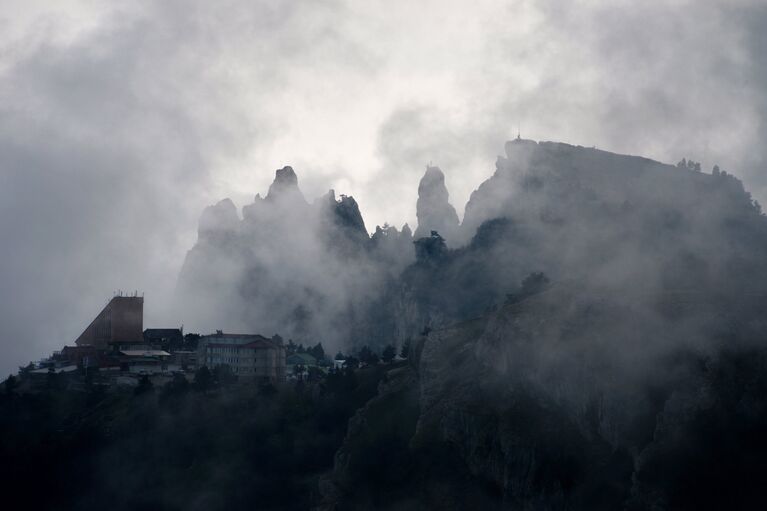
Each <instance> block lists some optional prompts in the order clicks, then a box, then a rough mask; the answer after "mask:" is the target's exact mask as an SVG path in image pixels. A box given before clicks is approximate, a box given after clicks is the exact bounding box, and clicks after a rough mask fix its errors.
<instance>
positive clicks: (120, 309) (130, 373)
mask: <svg viewBox="0 0 767 511" xmlns="http://www.w3.org/2000/svg"><path fill="white" fill-rule="evenodd" d="M143 323H144V298H143V297H141V296H137V295H134V296H121V295H120V296H114V297H113V298H112V299H111V300H110V301H109V303H108V304H107V305H106V306H105V307H104V308H103V309H102V310H101V312H100V313H99V314H98V315H97V316H96V317H95V318H94V319H93V321H91V323H90V324H89V325H88V327H87V328H86V329H85V330H84V331H83V333H82V334H80V336H79V337H78V338H77V339H76V340H75V342H74V346H65V347H64V348H63V349H62V350H61V351H57V352H55V353H54V354H53V356H52V357H50V358H49V359H47V360H45V361H42V362H41V363H40V364H39V365H40V367H36V368H30V369H29V370H28V371H27V374H28V375H29V376H30V379H31V380H32V382H33V386H34V385H35V384H38V385H40V384H42V383H43V382H45V381H47V380H48V379H49V378H50V375H52V374H53V375H60V377H61V378H66V377H67V376H68V375H75V374H83V372H84V373H85V374H86V375H87V374H89V373H90V375H91V376H92V377H95V378H98V379H99V380H100V381H102V382H107V383H110V384H117V385H120V384H125V385H128V386H131V385H135V384H137V382H138V378H140V377H142V376H144V375H147V376H150V377H152V378H156V379H162V378H167V379H170V378H172V377H173V375H174V374H177V373H182V374H185V375H190V376H191V375H192V374H194V372H195V371H196V370H197V369H199V368H201V367H203V366H207V367H208V368H209V369H211V370H215V369H216V367H218V366H223V365H226V366H229V367H230V368H231V370H232V372H233V373H234V375H235V376H236V377H237V380H238V381H240V382H243V383H247V382H256V383H266V382H268V383H282V382H284V381H285V380H286V378H287V376H288V374H287V360H286V350H285V346H284V345H283V342H282V339H281V338H280V337H279V336H277V335H275V336H274V337H272V338H267V337H264V336H261V335H255V334H254V335H249V334H227V333H224V332H222V331H220V330H219V331H217V332H216V333H214V334H211V335H203V336H200V335H196V334H188V335H186V336H185V335H184V332H183V330H182V329H181V328H154V329H152V328H150V329H146V330H145V329H144V327H143Z"/></svg>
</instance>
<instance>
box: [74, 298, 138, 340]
mask: <svg viewBox="0 0 767 511" xmlns="http://www.w3.org/2000/svg"><path fill="white" fill-rule="evenodd" d="M143 328H144V297H142V296H115V297H113V298H112V299H111V300H110V301H109V303H108V304H107V305H106V306H105V307H104V308H103V309H102V310H101V312H100V313H99V314H98V316H96V318H95V319H94V320H93V321H91V324H90V325H88V328H86V329H85V330H84V331H83V333H82V334H80V337H78V338H77V340H76V341H75V344H76V345H78V346H95V347H97V348H99V349H106V348H108V347H109V345H111V344H116V343H125V344H130V343H140V342H143V340H144V336H143V333H142V330H143Z"/></svg>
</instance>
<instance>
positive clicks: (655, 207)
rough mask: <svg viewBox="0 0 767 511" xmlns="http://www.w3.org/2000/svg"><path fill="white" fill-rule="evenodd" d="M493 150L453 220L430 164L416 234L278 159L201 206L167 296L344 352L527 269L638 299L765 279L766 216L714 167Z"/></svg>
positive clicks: (488, 301)
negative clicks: (368, 213)
mask: <svg viewBox="0 0 767 511" xmlns="http://www.w3.org/2000/svg"><path fill="white" fill-rule="evenodd" d="M505 149H506V151H505V152H506V155H505V156H503V157H498V160H497V163H496V171H495V173H494V174H493V176H492V177H490V178H489V179H488V180H487V181H485V182H484V183H482V184H481V185H480V186H479V187H478V189H477V190H476V191H475V192H474V193H473V194H472V196H471V199H470V200H469V202H468V204H467V205H466V212H465V216H464V220H463V222H462V223H461V224H458V218H457V215H456V213H455V209H454V208H453V206H452V205H451V204H450V203H449V201H448V191H447V189H446V188H445V185H444V175H443V174H442V171H441V170H439V169H438V168H436V167H429V168H428V169H427V172H426V174H425V176H424V178H423V179H422V181H421V184H420V186H419V199H418V220H419V225H418V227H417V229H416V231H415V232H416V236H415V237H412V236H411V231H410V228H409V227H408V226H405V227H403V229H402V231H398V230H397V229H396V228H394V227H391V226H388V225H387V226H384V227H377V228H376V231H375V233H374V234H373V235H372V236H371V235H369V234H368V232H367V230H366V227H365V223H364V220H363V218H362V215H361V214H360V208H359V207H358V205H357V203H356V201H355V200H354V199H353V198H352V197H346V196H343V195H341V197H340V199H336V197H335V194H334V192H333V191H332V190H331V191H330V192H329V193H328V194H327V195H325V196H324V197H321V198H318V199H316V200H314V201H313V202H312V203H309V202H308V201H307V200H306V199H305V198H304V196H303V194H302V193H301V191H300V189H299V187H298V179H297V177H296V174H295V173H294V171H293V169H292V168H290V167H285V168H284V169H281V170H278V171H277V173H276V178H275V181H274V183H273V184H272V186H271V187H270V189H269V192H268V193H267V195H266V197H264V198H261V197H260V196H256V198H255V201H254V203H253V204H250V205H246V206H244V207H243V208H242V217H240V216H239V215H238V212H237V210H236V207H235V206H234V204H233V203H231V201H229V200H224V201H222V202H220V203H218V204H217V205H215V206H211V207H209V208H207V209H206V210H205V212H204V213H203V215H202V218H201V219H200V227H199V238H198V242H197V244H196V245H195V246H194V247H193V248H192V249H191V250H190V252H189V253H188V255H187V258H186V261H185V264H184V267H183V269H182V271H181V274H180V276H179V284H178V298H179V304H180V305H181V306H183V307H184V308H185V309H187V310H188V311H191V312H192V314H193V315H194V317H196V318H198V319H199V318H203V320H202V322H206V323H207V324H209V325H210V327H209V328H210V329H213V328H216V327H217V326H218V325H221V326H225V327H226V328H228V329H251V330H255V331H261V332H266V333H274V332H280V333H281V335H285V336H287V337H291V338H294V339H296V340H297V341H306V342H312V343H313V342H317V341H322V342H323V343H325V344H326V345H329V346H331V347H332V348H333V349H337V348H341V349H345V348H349V347H353V346H359V345H361V344H371V345H383V344H386V343H389V342H394V343H395V344H401V343H403V342H404V341H405V340H406V339H408V338H410V337H413V336H416V335H418V334H419V333H420V331H422V330H423V329H424V328H426V327H429V328H434V327H438V326H442V325H447V324H450V323H452V322H456V321H460V320H463V319H467V318H470V317H473V316H476V315H478V314H480V313H482V312H483V311H486V310H487V309H489V308H493V307H495V306H497V305H499V304H500V303H502V302H503V301H504V299H505V298H506V295H507V294H508V293H513V292H515V291H516V289H517V288H518V287H519V285H520V282H521V281H522V279H523V278H524V277H525V276H527V275H529V274H530V273H532V272H544V273H545V274H546V276H547V278H549V279H550V280H552V281H560V280H573V279H576V280H578V281H579V282H580V284H579V285H581V286H588V287H594V288H605V289H607V290H610V291H611V292H620V293H621V294H622V295H623V296H624V298H629V297H631V298H635V299H637V300H640V299H641V300H652V299H668V298H669V297H670V296H671V295H672V294H676V295H677V296H693V295H695V296H700V295H704V296H706V297H707V299H710V300H720V301H727V300H729V299H731V297H732V296H733V295H737V296H742V295H743V294H744V293H752V294H753V293H757V294H758V293H760V292H762V291H763V290H764V288H765V281H764V279H765V277H764V275H765V273H764V272H763V271H762V270H763V268H764V261H765V257H764V256H765V254H766V251H767V224H766V223H765V220H764V217H763V216H762V215H761V212H760V209H759V206H758V204H756V203H755V202H754V201H752V200H751V197H750V195H749V194H748V193H747V192H746V191H745V190H744V189H743V186H742V183H741V182H740V181H739V180H737V179H736V178H734V177H733V176H731V175H729V174H727V173H726V172H721V171H719V170H718V169H716V170H715V171H714V173H712V174H708V173H703V172H700V171H697V170H694V166H693V165H690V166H687V165H685V166H683V167H680V166H671V165H664V164H661V163H658V162H654V161H651V160H648V159H645V158H639V157H633V156H623V155H617V154H612V153H608V152H604V151H599V150H596V149H589V148H583V147H575V146H570V145H567V144H561V143H553V142H541V143H536V142H534V141H529V140H521V139H518V140H514V141H510V142H508V143H507V144H506V148H505ZM431 231H438V232H439V237H437V236H435V237H433V238H432V237H431V236H430V235H431ZM441 238H444V240H442V239H441ZM413 241H415V242H416V243H415V244H414V243H412V242H413Z"/></svg>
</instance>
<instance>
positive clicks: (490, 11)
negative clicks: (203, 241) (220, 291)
mask: <svg viewBox="0 0 767 511" xmlns="http://www.w3.org/2000/svg"><path fill="white" fill-rule="evenodd" d="M410 9H411V10H410V11H408V12H410V13H412V17H413V18H415V19H423V20H424V22H422V23H421V22H414V23H412V24H411V23H401V20H402V18H401V16H402V14H401V13H402V12H404V11H402V10H401V9H398V7H397V6H391V7H390V6H387V7H386V15H385V16H383V17H382V16H381V15H380V14H381V11H380V9H379V8H378V7H377V6H375V5H370V4H365V5H362V4H359V3H350V2H342V1H332V2H331V1H328V2H298V3H290V4H274V3H270V2H257V3H253V2H242V1H239V0H230V1H227V2H225V3H223V4H221V3H217V4H216V5H215V6H214V5H211V4H209V3H207V2H202V1H194V2H181V1H172V2H163V3H150V2H139V3H136V4H133V5H131V6H130V7H124V8H122V10H121V11H118V10H117V9H114V10H113V11H112V12H111V13H107V14H105V15H104V16H103V17H102V18H100V19H99V23H98V24H97V26H96V27H95V28H92V27H89V28H87V29H86V31H85V32H82V33H79V34H77V30H74V29H73V30H71V32H72V33H74V34H76V35H75V36H72V37H70V38H69V39H67V40H65V41H64V42H62V41H60V40H59V39H57V38H56V37H55V30H54V29H55V26H56V22H53V21H50V20H49V21H47V22H46V24H44V25H39V26H38V25H30V27H35V28H29V29H27V30H26V31H25V30H19V31H15V32H14V33H16V32H18V33H27V36H26V37H25V38H23V39H21V40H14V41H12V42H11V43H8V44H7V45H6V46H5V47H3V48H2V50H1V51H0V146H1V148H0V186H1V187H2V188H0V208H1V209H2V218H1V219H0V233H2V236H3V239H4V240H11V241H10V242H8V243H4V246H3V247H2V249H0V250H2V256H3V257H2V262H1V263H0V277H2V281H3V282H4V284H5V285H3V286H2V291H0V311H1V312H0V314H2V318H0V319H2V322H3V324H4V325H6V327H5V329H6V330H5V332H4V333H3V335H2V339H3V340H2V346H1V347H0V350H1V351H0V352H1V353H2V354H3V356H2V357H1V358H2V364H0V372H8V371H10V370H12V369H13V368H14V366H15V365H17V364H19V363H23V362H25V361H26V360H27V359H28V358H31V357H35V356H39V355H42V354H44V353H46V352H47V351H49V350H51V349H53V348H57V347H60V346H61V345H63V344H64V343H66V342H70V341H71V340H72V339H73V338H74V336H75V335H77V333H78V331H79V329H80V328H82V327H83V326H84V323H85V322H87V320H88V318H89V317H90V315H91V314H92V313H93V312H94V310H95V309H97V308H98V306H99V305H101V303H102V302H103V301H104V300H105V299H106V298H108V297H109V294H110V293H111V292H112V291H114V290H115V289H119V288H124V287H131V288H134V289H135V288H138V289H140V290H144V291H146V292H147V302H146V303H147V315H148V318H147V320H148V321H149V322H152V323H156V322H166V321H167V322H182V321H184V318H182V317H178V316H176V315H170V314H166V313H164V312H161V310H162V309H163V305H164V301H165V297H166V296H167V294H168V293H169V292H170V291H171V290H172V289H171V288H172V287H173V283H174V282H175V277H176V274H177V272H178V269H179V268H180V266H181V263H182V260H183V255H184V253H185V250H186V249H187V248H188V247H189V246H191V245H192V243H193V241H194V233H195V227H196V220H197V218H198V216H199V213H200V212H201V211H202V209H203V207H204V206H205V205H207V204H211V203H215V202H217V201H218V200H219V199H221V198H223V197H226V196H238V197H248V198H250V197H252V196H253V195H254V193H255V192H256V191H259V190H265V189H266V188H267V186H268V184H269V182H271V179H272V169H274V168H277V167H280V166H282V165H285V164H294V165H296V169H297V170H298V172H299V174H300V175H301V178H302V182H304V183H306V184H307V187H306V189H305V191H306V192H307V193H308V195H309V196H315V195H317V194H318V192H319V191H320V190H324V189H327V188H330V187H331V186H333V183H344V186H347V185H348V186H349V187H350V188H352V189H353V190H354V194H355V197H356V198H357V200H358V202H359V204H360V207H361V209H362V212H363V214H364V215H365V220H366V224H367V227H368V229H369V230H371V231H372V230H373V228H374V226H375V225H376V224H380V223H383V221H389V222H391V223H394V224H397V225H401V224H402V223H403V222H405V221H410V222H411V225H412V226H413V227H415V225H413V221H414V220H415V199H416V190H417V184H418V180H419V179H420V177H421V175H422V173H423V170H424V166H425V165H426V164H427V163H428V162H429V161H432V162H433V163H434V164H435V165H439V166H440V167H441V168H442V170H443V171H444V172H445V175H446V183H447V187H448V190H449V192H450V197H451V203H452V204H453V205H454V206H455V207H456V210H457V211H458V214H459V216H461V215H462V210H463V206H464V205H465V204H466V201H467V199H468V197H469V194H470V193H471V191H472V190H474V189H475V188H476V187H477V186H478V185H479V183H480V182H481V181H482V180H484V179H485V178H487V177H488V176H489V175H491V174H492V172H493V163H494V161H495V158H496V155H497V154H498V153H500V152H501V148H502V143H503V141H504V139H507V138H511V137H513V136H514V135H515V134H516V127H517V125H518V123H521V125H522V134H523V136H527V137H530V138H537V139H556V140H564V141H566V142H571V143H576V144H583V145H588V146H591V145H597V146H598V147H600V148H605V149H608V150H614V151H620V152H626V153H631V154H643V155H646V156H650V157H653V158H657V159H659V160H662V161H667V162H675V161H676V160H678V159H680V158H681V157H683V156H685V157H690V158H693V159H695V160H701V161H702V162H703V163H704V166H705V167H707V168H708V167H710V166H711V165H712V164H713V163H719V164H720V165H722V166H723V168H725V169H727V170H728V171H731V172H733V173H735V174H736V175H739V176H741V177H743V178H744V179H745V181H746V185H747V186H748V187H749V189H751V190H752V191H753V192H754V193H755V195H756V196H757V197H758V198H760V199H763V198H764V194H765V192H764V186H765V185H766V184H767V183H765V177H764V165H765V162H767V153H765V150H764V144H763V143H762V141H763V140H764V138H765V136H764V135H765V128H764V126H765V118H766V116H767V100H765V97H766V96H765V94H764V90H767V87H765V84H767V71H766V70H765V65H764V59H763V55H764V50H765V47H766V45H767V43H766V42H765V37H764V30H763V27H764V24H765V21H764V20H765V18H766V17H767V15H766V14H765V8H764V6H762V5H761V2H758V1H755V0H754V1H739V2H728V3H723V2H714V1H703V2H675V3H666V2H643V3H639V4H638V3H636V2H617V3H616V2H580V3H577V4H573V3H571V2H562V1H559V0H549V1H546V2H535V3H532V2H508V3H506V4H498V3H496V2H487V3H486V2H477V3H476V4H475V5H472V6H471V7H467V6H466V5H465V4H463V3H458V2H455V3H451V2H447V3H444V2H441V3H439V4H433V5H429V4H424V5H419V6H411V7H410ZM435 9H439V12H440V17H439V19H438V20H437V21H434V17H433V15H434V13H435V12H436V11H435ZM0 18H5V21H3V23H6V24H7V23H11V21H9V20H13V19H14V18H13V17H11V15H10V13H9V14H7V15H5V16H0ZM464 19H466V23H465V24H464V23H458V24H456V22H455V20H464ZM426 20H429V21H426ZM38 27H44V29H41V28H38ZM50 27H54V28H50ZM49 32H50V34H49ZM462 38H463V39H462ZM413 62H416V63H418V64H419V65H422V69H419V66H418V65H414V64H413ZM403 83H407V84H408V85H407V87H404V86H402V84H403ZM391 90H403V91H405V92H403V93H399V94H388V93H389V92H390V91H391ZM345 103H348V104H350V105H352V107H349V110H348V111H340V110H339V109H337V108H336V106H344V104H345ZM356 106H360V108H354V107H356ZM365 108H368V109H370V112H369V113H368V111H367V110H365ZM317 112H320V114H322V113H323V112H328V113H327V115H326V116H324V117H323V115H324V114H323V115H319V114H317ZM312 113H314V115H315V116H314V117H311V114H312ZM318 115H319V117H318ZM344 115H345V116H351V117H353V116H355V115H359V116H363V115H369V116H370V125H371V126H373V125H375V124H376V123H380V126H379V129H378V132H377V134H376V132H375V131H374V130H371V132H372V133H373V136H376V137H377V138H376V139H375V140H366V139H362V138H360V139H354V138H353V137H354V135H355V134H354V133H351V136H352V138H351V139H350V138H349V136H350V131H349V130H350V128H348V127H347V128H339V127H338V125H339V124H342V123H340V122H339V121H344V119H341V118H339V117H334V116H344ZM307 116H309V117H307ZM307 118H308V119H311V120H312V121H311V124H317V122H316V120H315V119H317V118H321V119H322V120H323V122H322V123H321V124H322V126H314V125H309V124H310V123H309V121H307V120H306V119H307ZM349 125H350V126H354V127H356V126H358V125H359V123H356V124H355V123H350V124H349ZM326 132H327V133H330V136H329V137H328V140H330V141H332V143H333V144H335V143H337V144H338V148H339V149H338V151H337V154H339V155H341V156H342V157H343V156H344V154H345V153H349V154H353V155H354V156H353V158H352V157H349V158H348V159H347V160H345V161H340V160H343V158H339V159H334V158H333V157H332V155H331V156H329V155H328V154H324V155H317V154H314V153H313V152H312V151H311V150H309V149H306V148H307V147H308V148H310V149H311V148H312V147H315V146H313V145H312V142H315V141H314V140H313V138H316V136H317V135H318V134H323V133H326ZM287 135H289V137H288V139H287V140H289V141H291V143H294V142H295V143H296V144H297V145H296V147H293V146H288V147H286V148H283V149H281V150H275V149H274V148H275V144H277V143H278V142H280V141H281V140H285V139H284V138H283V137H286V136H287ZM358 136H359V137H363V136H367V135H362V134H360V135H358ZM325 143H326V144H327V143H331V142H325ZM360 147H362V148H363V149H359V148H360ZM367 147H369V148H371V152H370V154H368V153H367V152H365V151H367V149H364V148H367ZM355 151H359V154H358V153H357V152H355ZM373 151H375V152H373ZM287 153H290V155H289V156H286V154H287ZM275 158H279V159H283V161H273V160H274V159H275ZM286 158H290V160H291V161H284V159H286ZM357 158H361V159H362V160H363V161H359V162H357V161H356V159H357ZM305 164H306V165H305ZM231 169H236V171H233V170H231ZM238 180H240V181H247V182H244V183H243V184H242V187H241V188H238V189H235V190H230V188H231V187H232V183H233V182H237V181H238ZM323 183H325V184H324V185H323ZM338 192H339V193H347V192H348V190H345V189H339V190H338ZM762 202H764V201H762ZM240 203H242V201H240ZM6 283H7V284H6ZM40 317H43V318H45V320H44V321H43V320H39V319H38V318H40Z"/></svg>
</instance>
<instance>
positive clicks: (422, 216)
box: [415, 165, 458, 241]
mask: <svg viewBox="0 0 767 511" xmlns="http://www.w3.org/2000/svg"><path fill="white" fill-rule="evenodd" d="M449 198H450V194H449V193H448V191H447V186H445V174H444V173H443V172H442V170H441V169H440V168H439V167H435V166H431V165H428V166H427V167H426V173H425V174H424V175H423V177H422V178H421V182H420V183H419V184H418V202H417V203H416V216H417V217H418V228H417V229H416V231H415V237H416V238H420V237H423V236H428V235H429V233H430V232H431V231H439V232H441V233H444V234H445V236H446V237H447V239H448V240H450V241H455V240H454V234H455V233H456V231H457V229H458V214H457V213H456V212H455V208H454V207H453V206H452V205H451V204H450V202H449Z"/></svg>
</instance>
